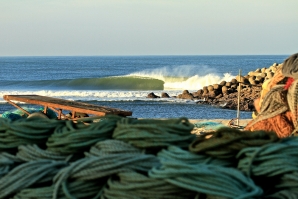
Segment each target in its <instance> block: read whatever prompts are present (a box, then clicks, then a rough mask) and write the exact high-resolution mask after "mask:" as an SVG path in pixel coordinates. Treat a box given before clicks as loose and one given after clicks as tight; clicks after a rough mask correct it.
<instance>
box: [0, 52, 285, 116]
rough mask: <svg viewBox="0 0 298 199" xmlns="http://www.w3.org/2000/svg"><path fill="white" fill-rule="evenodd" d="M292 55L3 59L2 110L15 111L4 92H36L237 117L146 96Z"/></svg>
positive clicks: (148, 109) (136, 112)
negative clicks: (5, 98)
mask: <svg viewBox="0 0 298 199" xmlns="http://www.w3.org/2000/svg"><path fill="white" fill-rule="evenodd" d="M288 56H289V55H264V56H263V55H256V56H252V55H247V56H92V57H88V56H84V57H79V56H75V57H71V56H69V57H0V113H3V112H4V111H7V110H14V107H13V106H12V105H10V104H8V103H6V102H5V101H4V100H3V95H18V94H37V95H44V96H49V97H56V98H62V99H67V100H75V101H83V102H87V103H91V104H98V105H103V106H110V107H114V108H120V109H124V110H130V111H132V112H133V117H136V118H178V117H187V118H189V119H203V118H206V119H210V118H218V119H232V118H235V117H236V114H237V113H236V111H234V110H226V109H221V108H219V107H212V106H207V105H198V104H196V102H195V101H191V100H181V99H176V98H173V97H172V98H169V99H165V98H161V99H149V98H146V96H147V95H148V93H150V92H154V93H155V94H156V95H161V93H162V92H167V93H168V94H169V95H170V96H176V95H178V94H180V93H182V91H183V90H189V91H190V92H193V91H197V90H198V89H200V88H202V87H203V86H207V85H210V84H214V83H219V82H221V81H222V80H226V81H229V80H231V79H232V78H234V77H235V76H236V75H238V73H239V70H241V74H243V75H246V74H247V73H248V72H249V71H252V70H253V71H254V70H256V69H257V68H263V67H266V68H268V67H269V66H271V65H272V64H273V63H282V62H283V61H284V59H286V58H287V57H288ZM22 106H25V107H30V105H26V104H24V105H23V104H22ZM240 118H243V119H247V118H251V112H240Z"/></svg>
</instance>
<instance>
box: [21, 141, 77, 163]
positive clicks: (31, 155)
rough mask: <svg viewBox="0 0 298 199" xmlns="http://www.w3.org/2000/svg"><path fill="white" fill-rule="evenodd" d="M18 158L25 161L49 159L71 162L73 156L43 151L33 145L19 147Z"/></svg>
mask: <svg viewBox="0 0 298 199" xmlns="http://www.w3.org/2000/svg"><path fill="white" fill-rule="evenodd" d="M17 157H19V158H20V159H22V160H23V161H26V162H28V161H32V160H39V159H48V160H56V161H66V162H67V161H69V160H70V158H71V157H72V155H62V154H60V153H57V152H53V151H48V150H43V149H41V148H39V147H38V146H37V145H36V144H33V145H22V146H19V147H18V152H17Z"/></svg>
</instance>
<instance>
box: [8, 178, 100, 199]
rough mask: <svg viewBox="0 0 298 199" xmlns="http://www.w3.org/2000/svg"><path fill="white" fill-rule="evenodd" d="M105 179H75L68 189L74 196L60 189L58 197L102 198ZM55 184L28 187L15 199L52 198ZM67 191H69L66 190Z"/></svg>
mask: <svg viewBox="0 0 298 199" xmlns="http://www.w3.org/2000/svg"><path fill="white" fill-rule="evenodd" d="M105 183H106V182H105V181H80V180H77V181H73V182H69V184H68V190H71V194H72V195H73V197H69V196H68V195H66V194H65V192H64V191H63V189H60V190H59V192H58V194H57V198H59V199H69V198H93V199H97V198H100V195H101V192H100V191H99V190H100V189H101V187H103V186H104V185H105ZM53 190H54V186H53V185H52V186H49V187H40V188H26V189H23V190H21V191H20V192H19V193H17V194H16V195H14V197H13V199H40V198H42V199H52V198H53ZM66 192H67V191H66Z"/></svg>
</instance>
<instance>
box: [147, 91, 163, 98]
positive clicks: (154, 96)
mask: <svg viewBox="0 0 298 199" xmlns="http://www.w3.org/2000/svg"><path fill="white" fill-rule="evenodd" d="M147 98H160V97H159V96H157V95H155V94H154V93H153V92H152V93H149V94H148V95H147Z"/></svg>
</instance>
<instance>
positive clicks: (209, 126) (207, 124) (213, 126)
mask: <svg viewBox="0 0 298 199" xmlns="http://www.w3.org/2000/svg"><path fill="white" fill-rule="evenodd" d="M194 125H195V127H197V128H204V129H206V130H217V129H219V128H221V127H224V126H225V125H223V124H222V123H220V122H213V121H202V122H197V123H195V124H194Z"/></svg>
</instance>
